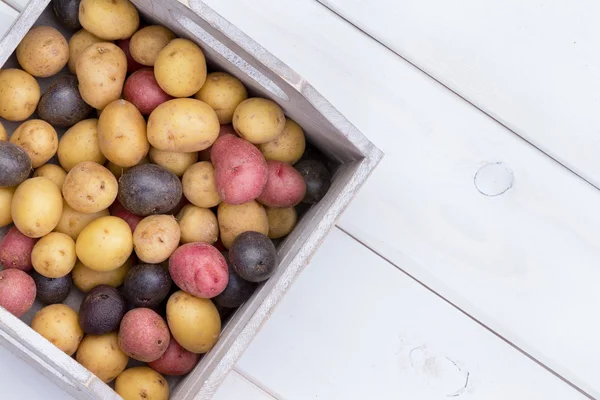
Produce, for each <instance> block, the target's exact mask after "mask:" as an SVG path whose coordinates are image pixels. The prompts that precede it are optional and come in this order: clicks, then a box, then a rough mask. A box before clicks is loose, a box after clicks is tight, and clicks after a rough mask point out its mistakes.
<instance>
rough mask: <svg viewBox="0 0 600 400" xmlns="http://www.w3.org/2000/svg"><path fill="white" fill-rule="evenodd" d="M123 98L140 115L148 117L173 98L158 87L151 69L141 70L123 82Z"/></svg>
mask: <svg viewBox="0 0 600 400" xmlns="http://www.w3.org/2000/svg"><path fill="white" fill-rule="evenodd" d="M123 97H124V98H125V100H127V101H129V102H131V103H132V104H133V105H134V106H136V107H137V109H138V110H139V111H140V112H141V113H142V115H146V116H148V115H150V114H151V113H152V111H154V109H155V108H156V107H158V106H159V105H161V104H162V103H164V102H165V101H169V100H171V99H172V98H173V97H172V96H169V95H168V94H167V93H165V91H164V90H162V89H161V88H160V86H158V82H156V78H155V77H154V70H153V69H152V68H142V69H140V70H138V71H136V72H134V73H133V74H131V76H130V77H129V78H127V80H126V81H125V86H124V87H123Z"/></svg>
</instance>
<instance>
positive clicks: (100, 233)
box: [75, 216, 133, 271]
mask: <svg viewBox="0 0 600 400" xmlns="http://www.w3.org/2000/svg"><path fill="white" fill-rule="evenodd" d="M75 250H76V251H77V257H78V258H79V260H81V262H82V263H83V264H84V265H86V266H87V267H88V268H91V269H93V270H96V271H111V270H114V269H117V268H119V267H120V266H121V265H123V264H125V261H127V259H128V258H129V256H130V255H131V253H132V252H133V235H132V234H131V228H129V225H127V222H125V221H123V220H122V219H121V218H117V217H112V216H110V217H102V218H98V219H97V220H95V221H93V222H92V223H90V224H89V225H88V226H86V227H85V228H83V231H81V233H80V234H79V237H78V238H77V242H76V243H75Z"/></svg>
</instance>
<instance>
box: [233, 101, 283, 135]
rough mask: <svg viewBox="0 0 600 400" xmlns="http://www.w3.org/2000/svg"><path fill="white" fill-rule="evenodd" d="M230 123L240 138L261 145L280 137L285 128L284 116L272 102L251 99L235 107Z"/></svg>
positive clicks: (279, 108)
mask: <svg viewBox="0 0 600 400" xmlns="http://www.w3.org/2000/svg"><path fill="white" fill-rule="evenodd" d="M232 122H233V128H234V129H235V131H236V132H237V133H238V135H240V137H241V138H243V139H246V140H247V141H249V142H250V143H254V144H261V143H267V142H270V141H272V140H275V138H276V137H277V136H279V135H281V133H282V132H283V128H284V127H285V115H283V110H282V109H281V107H279V106H278V105H277V103H275V102H274V101H271V100H267V99H262V98H260V97H253V98H250V99H247V100H244V101H242V102H241V103H240V105H238V106H237V108H236V109H235V112H234V113H233V120H232Z"/></svg>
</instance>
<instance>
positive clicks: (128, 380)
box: [115, 367, 169, 400]
mask: <svg viewBox="0 0 600 400" xmlns="http://www.w3.org/2000/svg"><path fill="white" fill-rule="evenodd" d="M115 391H116V392H117V394H119V395H120V396H121V397H123V399H124V400H145V399H144V397H145V398H147V399H152V400H169V384H168V383H167V380H166V379H165V378H164V377H163V376H162V375H160V374H159V373H158V372H156V371H154V370H153V369H151V368H148V367H134V368H129V369H126V370H125V371H124V372H123V373H121V375H119V376H118V377H117V380H116V383H115ZM140 393H143V394H144V397H142V395H140Z"/></svg>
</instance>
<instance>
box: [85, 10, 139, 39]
mask: <svg viewBox="0 0 600 400" xmlns="http://www.w3.org/2000/svg"><path fill="white" fill-rule="evenodd" d="M79 22H80V23H81V26H83V27H84V28H85V29H86V30H87V31H88V32H91V33H93V34H94V35H96V36H98V37H99V38H102V39H104V40H118V39H127V38H129V37H131V35H133V33H134V32H135V31H137V29H138V27H139V26H140V15H139V14H138V11H137V9H136V8H135V6H134V5H133V4H131V2H130V1H129V0H111V1H98V0H81V3H80V4H79Z"/></svg>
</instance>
